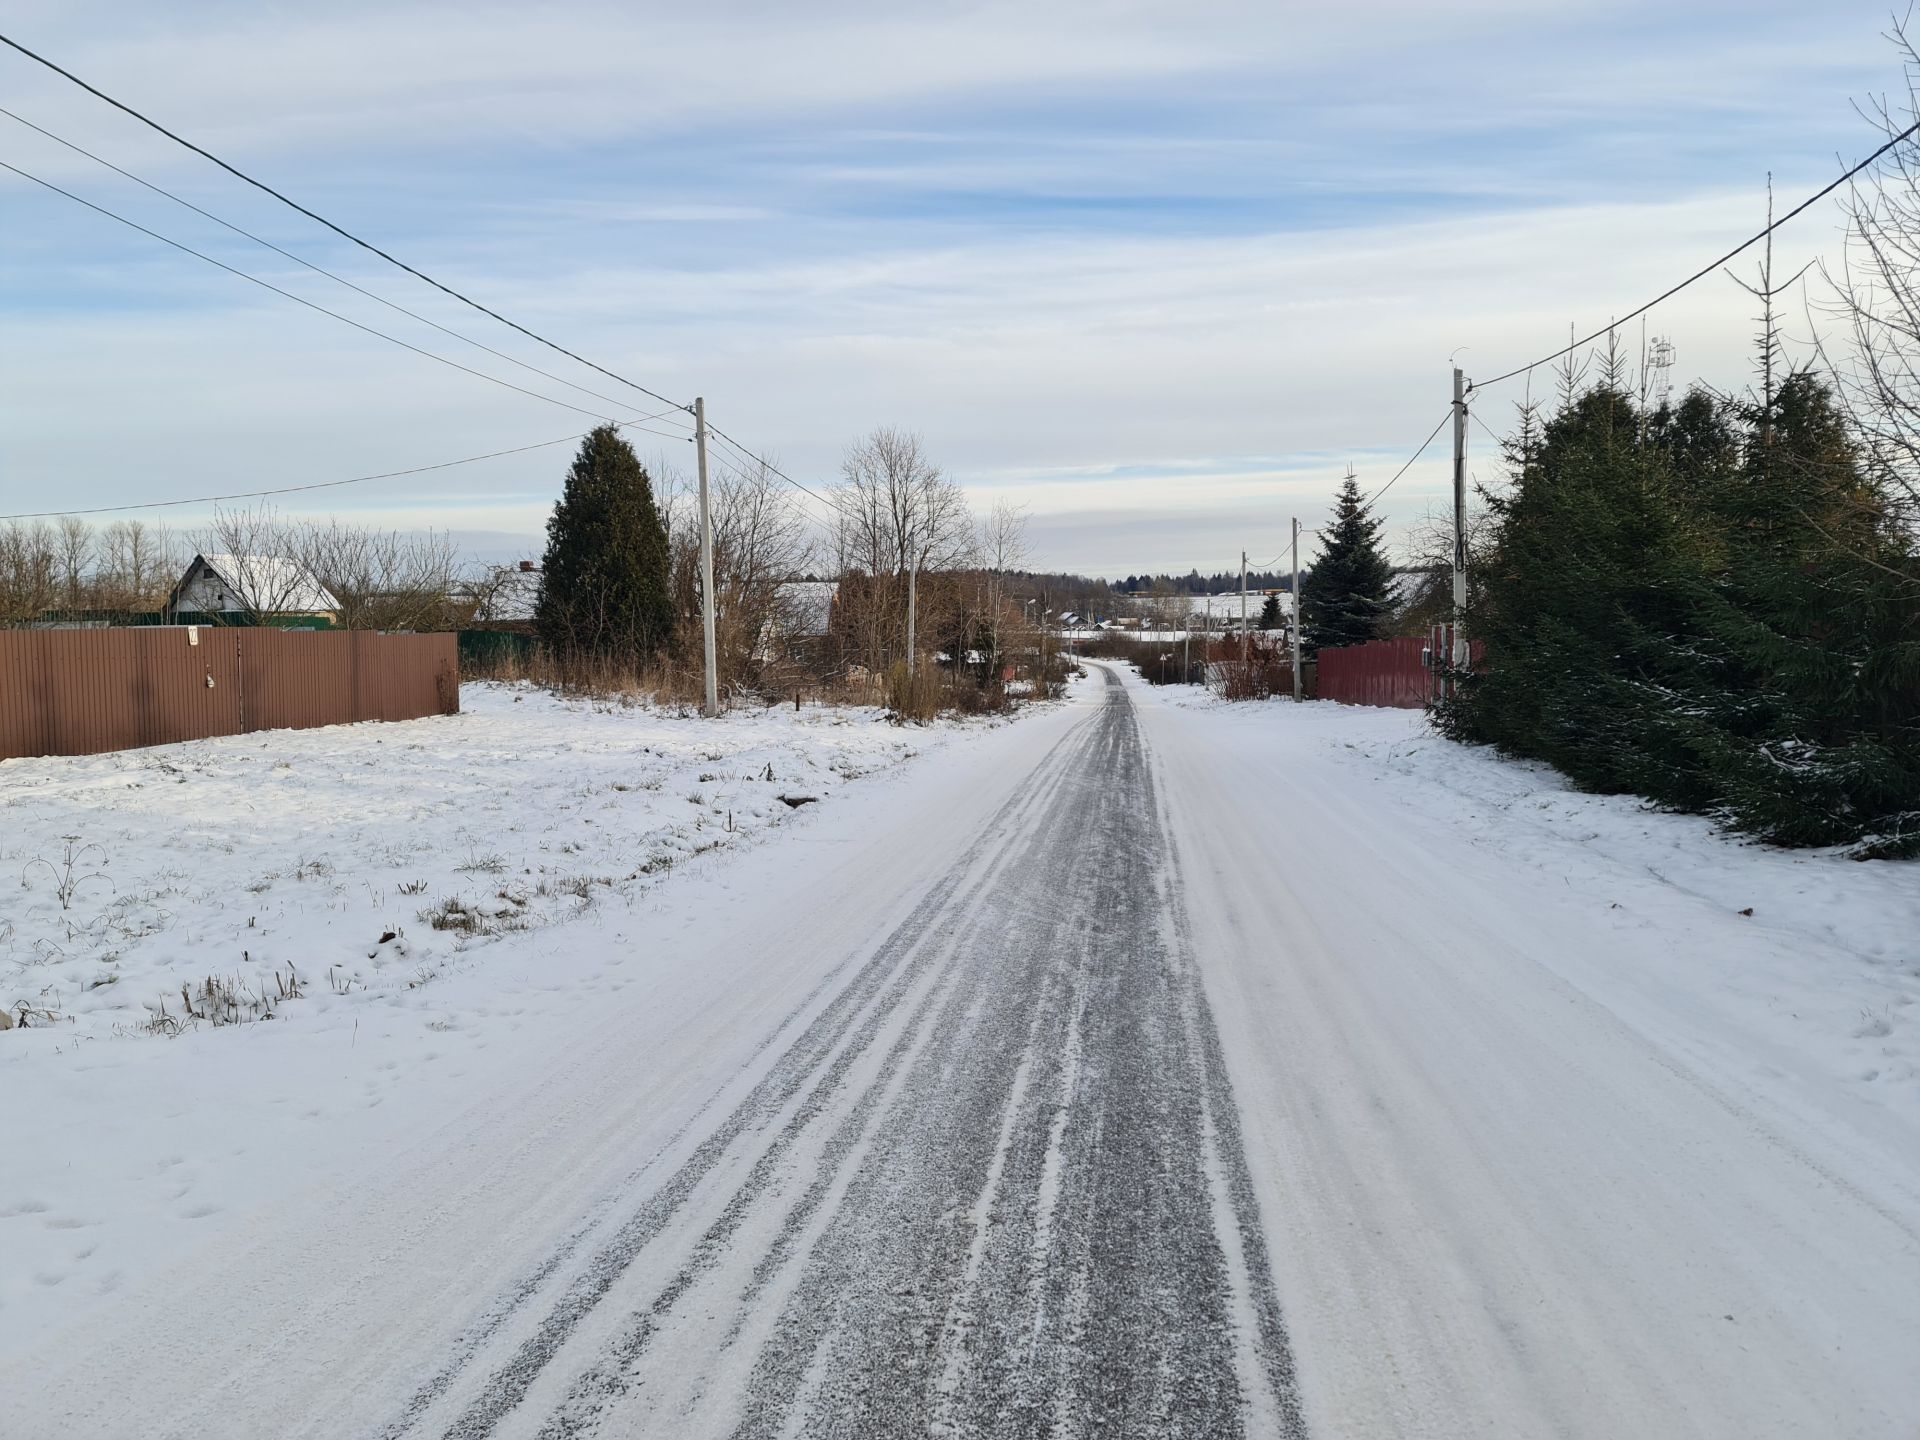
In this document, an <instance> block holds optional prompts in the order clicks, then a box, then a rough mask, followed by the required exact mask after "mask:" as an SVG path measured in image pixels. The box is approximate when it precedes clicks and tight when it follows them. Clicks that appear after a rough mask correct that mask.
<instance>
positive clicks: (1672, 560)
mask: <svg viewBox="0 0 1920 1440" xmlns="http://www.w3.org/2000/svg"><path fill="white" fill-rule="evenodd" d="M1696 418H1697V417H1696ZM1648 429H1649V427H1646V426H1643V425H1642V422H1641V417H1640V415H1639V414H1638V412H1637V410H1636V409H1635V407H1634V405H1633V403H1632V401H1631V399H1630V398H1629V397H1628V396H1627V395H1626V394H1625V393H1624V392H1623V391H1622V390H1620V389H1617V388H1614V387H1612V386H1605V385H1603V386H1600V387H1597V388H1595V389H1593V390H1590V391H1588V392H1586V393H1585V394H1580V395H1571V394H1570V395H1569V396H1568V397H1567V398H1566V400H1565V401H1564V402H1563V406H1562V409H1561V410H1560V412H1559V413H1558V414H1557V415H1555V416H1553V417H1552V418H1551V419H1550V420H1548V421H1547V422H1546V423H1545V425H1543V426H1542V427H1541V429H1540V432H1539V435H1538V437H1537V440H1536V441H1535V443H1533V444H1532V445H1530V446H1528V447H1526V448H1525V449H1524V450H1523V451H1522V453H1521V457H1520V463H1519V467H1518V469H1517V471H1516V473H1515V474H1514V476H1513V486H1512V488H1511V490H1510V491H1509V492H1507V493H1505V494H1500V495H1495V496H1491V497H1489V501H1488V504H1489V508H1490V509H1491V511H1492V515H1493V519H1494V522H1495V531H1496V534H1495V546H1494V553H1493V555H1492V556H1491V557H1490V561H1489V563H1486V564H1483V565H1482V566H1480V567H1479V570H1480V573H1479V576H1478V581H1477V584H1476V586H1475V590H1474V595H1473V605H1472V609H1471V612H1470V622H1471V625H1472V630H1473V634H1474V636H1475V638H1476V639H1479V640H1481V641H1483V642H1484V643H1485V645H1486V647H1487V663H1486V665H1485V666H1484V667H1483V668H1481V669H1479V670H1478V671H1477V672H1476V673H1475V674H1474V675H1473V676H1472V677H1471V678H1470V679H1469V680H1468V682H1467V683H1465V684H1464V685H1463V686H1462V688H1461V692H1460V695H1459V696H1458V698H1457V699H1456V700H1455V701H1453V702H1451V703H1450V704H1449V705H1447V706H1445V707H1443V711H1442V716H1441V719H1442V723H1443V725H1444V726H1445V727H1446V728H1447V729H1448V730H1449V731H1450V732H1451V733H1453V734H1455V735H1458V736H1461V737H1463V738H1469V739H1476V740H1482V741H1490V742H1492V743H1494V744H1496V745H1499V746H1500V747H1501V748H1503V749H1505V750H1507V751H1509V752H1511V753H1513V754H1518V755H1524V756H1528V757H1530V758H1533V759H1539V760H1545V761H1547V762H1548V763H1550V764H1552V765H1555V766H1557V767H1558V768H1559V769H1561V770H1563V771H1564V772H1565V773H1566V774H1567V775H1568V776H1570V777H1571V778H1572V779H1573V780H1575V781H1576V782H1577V783H1579V784H1581V785H1583V786H1585V787H1587V788H1589V789H1594V790H1602V791H1632V792H1636V793H1639V794H1642V795H1647V796H1650V797H1652V798H1654V799H1656V800H1659V801H1661V802H1662V803H1665V804H1670V805H1676V806H1684V807H1693V808H1698V807H1699V806H1701V805H1704V804H1706V803H1708V802H1709V801H1710V800H1711V798H1712V790H1711V787H1710V785H1709V784H1708V782H1707V781H1706V780H1705V779H1704V777H1703V774H1702V771H1703V769H1704V765H1703V761H1702V760H1701V758H1700V756H1699V754H1698V750H1697V746H1696V741H1697V739H1698V736H1699V734H1700V732H1701V730H1702V729H1703V727H1704V726H1705V725H1706V724H1707V721H1706V720H1705V719H1704V718H1703V717H1702V715H1701V713H1700V709H1701V707H1700V705H1699V703H1698V701H1699V696H1700V695H1701V694H1702V693H1703V692H1704V691H1705V690H1707V689H1709V688H1710V687H1711V685H1712V679H1711V677H1710V676H1709V675H1708V674H1707V673H1706V671H1707V669H1708V668H1709V660H1708V657H1707V656H1706V655H1705V654H1704V652H1703V648H1702V647H1701V645H1700V644H1699V643H1697V637H1696V635H1695V620H1694V613H1695V609H1696V607H1697V604H1698V601H1699V598H1700V596H1701V594H1702V593H1703V591H1704V589H1705V587H1706V583H1707V575H1706V558H1705V556H1704V555H1703V553H1702V545H1701V538H1700V533H1699V529H1698V527H1696V526H1694V525H1692V524H1690V523H1688V522H1687V520H1686V518H1685V516H1686V511H1685V507H1682V506H1680V505H1677V504H1676V503H1675V499H1674V489H1675V482H1674V477H1673V470H1672V467H1671V465H1670V464H1669V463H1668V459H1667V456H1666V453H1665V451H1664V450H1663V449H1662V448H1661V446H1659V445H1658V444H1655V443H1653V442H1652V441H1651V440H1650V439H1649V438H1648Z"/></svg>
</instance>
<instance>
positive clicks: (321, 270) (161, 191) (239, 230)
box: [0, 106, 684, 419]
mask: <svg viewBox="0 0 1920 1440" xmlns="http://www.w3.org/2000/svg"><path fill="white" fill-rule="evenodd" d="M0 115H5V116H6V117H7V118H8V119H9V120H13V121H16V122H18V123H19V124H21V125H24V126H26V127H27V128H28V129H29V130H32V131H35V132H36V133H38V134H41V135H44V136H46V137H47V139H49V140H51V141H53V142H54V143H55V144H56V145H64V146H66V148H67V149H69V150H71V151H73V152H74V153H75V154H76V155H84V156H85V157H86V158H87V159H89V160H91V161H93V162H94V163H95V164H96V165H104V166H105V167H106V168H107V169H109V170H111V171H113V172H114V173H115V174H116V175H123V176H125V177H126V178H127V179H129V180H131V181H133V183H134V184H136V185H141V186H145V187H146V188H147V189H148V190H151V191H153V193H154V194H156V195H163V196H165V197H166V198H167V199H169V200H171V201H173V203H174V204H176V205H182V206H185V207H186V208H187V209H189V210H191V211H193V213H194V214H196V215H200V216H204V217H205V218H206V219H208V220H211V221H213V223H214V224H216V225H220V226H224V227H225V228H226V229H228V230H231V231H232V232H233V233H234V234H236V235H239V236H242V237H243V238H245V239H248V240H251V241H253V242H254V244H256V245H264V246H266V248H267V249H269V250H271V251H273V253H274V254H276V255H280V256H284V257H285V258H286V259H288V260H291V261H293V263H294V264H296V265H304V266H305V267H306V268H307V269H309V270H311V271H313V272H314V274H316V275H324V276H326V278H327V279H329V280H332V281H335V282H337V283H339V284H341V285H344V286H346V287H347V289H349V290H352V291H354V292H356V293H357V294H361V295H364V296H366V297H367V298H368V299H369V300H374V301H377V302H378V303H380V304H382V305H384V306H386V307H387V308H388V309H389V310H394V311H397V312H398V313H400V314H402V315H405V316H406V317H408V318H409V319H411V320H418V321H419V322H420V323H421V324H422V325H430V326H432V327H433V328H434V329H435V330H438V331H439V332H440V333H441V334H443V335H451V336H452V337H453V338H454V339H455V340H460V341H463V342H465V343H466V344H468V345H472V346H474V347H475V348H476V349H480V350H484V351H486V352H487V354H489V355H492V356H495V357H496V358H498V359H501V360H505V361H506V362H507V363H508V364H509V365H518V366H519V367H520V368H521V369H522V370H527V371H531V372H532V373H533V374H535V375H540V376H543V377H545V378H546V379H548V380H551V381H553V382H554V383H555V384H558V385H565V386H566V387H567V388H568V389H570V390H578V391H579V392H580V393H581V394H582V395H590V396H592V397H593V398H594V399H595V400H604V401H606V403H607V404H609V405H613V406H616V407H625V406H626V405H627V403H628V402H627V401H625V400H616V399H615V398H614V397H613V396H611V395H602V394H601V393H600V392H599V391H598V390H589V389H588V388H587V387H586V386H584V385H581V384H578V383H577V382H575V381H572V380H569V379H567V378H566V377H565V376H564V375H556V374H554V373H553V372H552V371H551V370H542V369H541V368H540V367H539V366H538V365H530V364H528V363H527V362H526V361H525V360H522V359H520V358H519V357H517V356H514V355H509V354H507V353H506V351H504V350H496V349H494V348H493V346H491V345H489V344H487V343H486V342H485V341H482V340H476V339H474V338H473V337H472V336H471V335H463V334H462V333H461V332H460V331H458V330H455V329H452V328H451V327H449V326H446V325H442V324H441V323H440V322H439V321H438V320H435V319H433V318H431V317H430V316H426V315H422V314H420V312H419V311H417V310H409V309H408V308H407V307H406V306H404V305H402V304H400V303H399V302H398V301H394V300H389V299H388V298H387V297H386V296H384V295H381V294H378V293H376V292H375V291H372V290H369V289H367V288H366V287H365V286H363V285H357V284H355V283H354V282H353V281H351V280H349V279H347V277H346V276H344V275H338V274H335V273H334V272H333V271H331V270H329V269H327V268H326V267H325V266H324V265H316V264H314V262H313V261H311V260H308V259H306V258H304V257H303V256H299V255H296V254H294V253H293V252H292V251H291V250H288V249H285V248H283V247H281V246H279V245H276V244H274V243H273V241H271V240H269V239H267V238H266V237H265V236H262V235H256V234H254V233H253V232H252V231H251V230H247V229H244V228H243V227H241V226H239V225H236V224H234V223H233V222H232V221H231V220H226V219H222V218H221V217H220V216H218V215H216V214H214V213H213V212H212V211H211V210H207V209H203V208H202V207H201V206H198V205H196V204H194V203H193V202H192V201H191V200H188V199H186V198H185V197H184V196H181V195H176V194H174V193H173V191H171V190H169V189H167V188H166V187H165V186H163V185H156V184H154V183H153V182H152V181H151V180H146V179H143V178H141V177H140V176H138V175H136V174H134V173H133V172H132V171H131V170H128V169H125V168H123V167H122V166H119V165H116V164H114V163H113V161H111V160H109V159H107V158H106V157H105V156H102V155H96V154H94V153H93V151H91V150H89V149H87V148H86V147H85V146H83V145H76V144H75V143H74V142H73V141H71V140H69V139H67V138H66V137H65V136H61V135H56V134H54V133H53V131H51V130H49V129H47V128H46V127H45V126H44V125H36V124H34V122H33V121H31V120H29V119H27V118H26V116H24V115H17V114H15V113H14V112H13V111H11V110H9V109H7V108H6V107H5V106H0ZM667 403H668V404H671V403H672V402H671V401H669V402H667ZM683 409H684V407H683V406H679V405H674V406H673V410H672V411H663V412H661V413H662V414H673V413H680V412H682V411H683ZM649 418H651V419H658V418H660V416H658V415H656V416H651V417H649Z"/></svg>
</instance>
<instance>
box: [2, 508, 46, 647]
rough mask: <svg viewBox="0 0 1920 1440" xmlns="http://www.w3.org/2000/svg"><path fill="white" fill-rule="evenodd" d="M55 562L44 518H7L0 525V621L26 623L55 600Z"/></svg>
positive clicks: (35, 617)
mask: <svg viewBox="0 0 1920 1440" xmlns="http://www.w3.org/2000/svg"><path fill="white" fill-rule="evenodd" d="M58 570H59V564H58V560H57V549H56V546H55V543H54V534H53V530H52V528H51V527H49V526H48V525H47V524H46V523H45V522H44V521H38V520H36V521H35V522H34V523H33V524H31V525H23V524H21V523H20V522H19V521H17V520H16V521H9V522H8V523H7V525H6V527H5V528H4V529H0V625H26V624H30V623H32V622H33V621H35V620H38V619H39V618H40V617H41V615H42V614H44V613H45V612H46V611H47V610H48V609H50V608H51V607H52V606H53V604H54V603H55V596H56V595H57V594H58V589H59V587H58V582H57V579H56V576H57V574H58Z"/></svg>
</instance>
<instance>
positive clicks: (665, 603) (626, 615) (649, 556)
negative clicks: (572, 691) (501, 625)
mask: <svg viewBox="0 0 1920 1440" xmlns="http://www.w3.org/2000/svg"><path fill="white" fill-rule="evenodd" d="M669 571H670V566H669V561H668V552H667V531H666V526H665V525H664V524H663V523H662V521H661V519H660V510H659V507H658V506H657V505H655V503H654V499H653V484H652V482H651V481H650V480H649V479H648V477H647V472H646V469H645V467H644V466H642V465H641V463H640V460H639V457H638V456H636V455H635V454H634V453H633V447H632V446H630V445H628V444H627V442H626V441H625V440H624V439H622V438H621V436H620V432H619V431H618V430H616V429H615V428H614V427H613V426H611V425H602V426H600V427H599V428H598V429H596V430H594V431H593V432H592V433H591V434H589V435H588V436H587V437H586V438H585V439H584V440H582V441H581V442H580V450H579V453H578V454H577V455H575V456H574V460H573V467H572V468H571V469H570V470H569V471H568V472H567V482H566V488H565V490H564V491H563V492H562V494H561V496H560V499H559V501H558V502H557V503H556V504H555V505H554V507H553V514H552V516H551V517H550V518H549V519H548V521H547V549H546V558H545V560H544V561H543V562H542V567H541V582H540V603H539V607H538V609H537V611H536V612H535V624H536V626H537V628H538V629H539V631H540V637H541V639H543V640H544V641H545V642H546V643H547V645H548V646H549V647H550V648H551V649H553V650H554V651H556V652H558V653H559V654H561V655H567V656H578V655H593V656H600V657H605V658H610V659H617V660H623V661H630V662H631V661H638V660H644V659H646V658H648V657H649V656H652V655H654V654H656V653H658V652H659V651H660V650H662V649H664V648H666V646H667V645H668V644H669V643H670V642H671V640H672V638H673V600H672V592H671V588H670V587H671V577H670V573H669Z"/></svg>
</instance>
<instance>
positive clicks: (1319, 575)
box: [1300, 475, 1393, 653]
mask: <svg viewBox="0 0 1920 1440" xmlns="http://www.w3.org/2000/svg"><path fill="white" fill-rule="evenodd" d="M1382 523H1383V522H1381V521H1380V520H1377V519H1375V518H1374V516H1373V514H1372V512H1371V511H1370V510H1369V509H1368V508H1367V503H1366V501H1364V500H1363V499H1361V497H1360V482H1359V481H1358V480H1357V479H1355V478H1354V477H1353V476H1352V475H1349V476H1347V477H1346V479H1345V480H1343V481H1341V482H1340V495H1339V498H1338V499H1337V500H1336V501H1335V503H1334V515H1333V523H1332V524H1330V525H1329V526H1327V528H1326V529H1324V530H1322V531H1321V532H1320V553H1319V555H1318V556H1316V557H1315V558H1314V561H1313V565H1312V568H1311V569H1310V570H1308V572H1307V575H1306V578H1305V579H1304V580H1302V581H1301V583H1300V604H1301V617H1302V626H1303V628H1302V630H1301V632H1300V639H1301V644H1302V645H1303V646H1304V647H1305V649H1306V650H1307V651H1308V652H1309V653H1313V652H1316V651H1318V650H1320V649H1321V648H1322V647H1323V646H1325V647H1332V646H1340V645H1361V644H1364V643H1365V642H1367V641H1369V640H1377V639H1379V638H1380V636H1381V634H1382V633H1383V632H1384V630H1385V625H1386V620H1387V617H1388V615H1389V614H1390V613H1391V611H1392V609H1393V566H1392V564H1391V563H1390V562H1389V561H1388V560H1387V557H1386V555H1385V553H1384V552H1383V551H1382V550H1381V548H1380V530H1381V527H1382Z"/></svg>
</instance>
